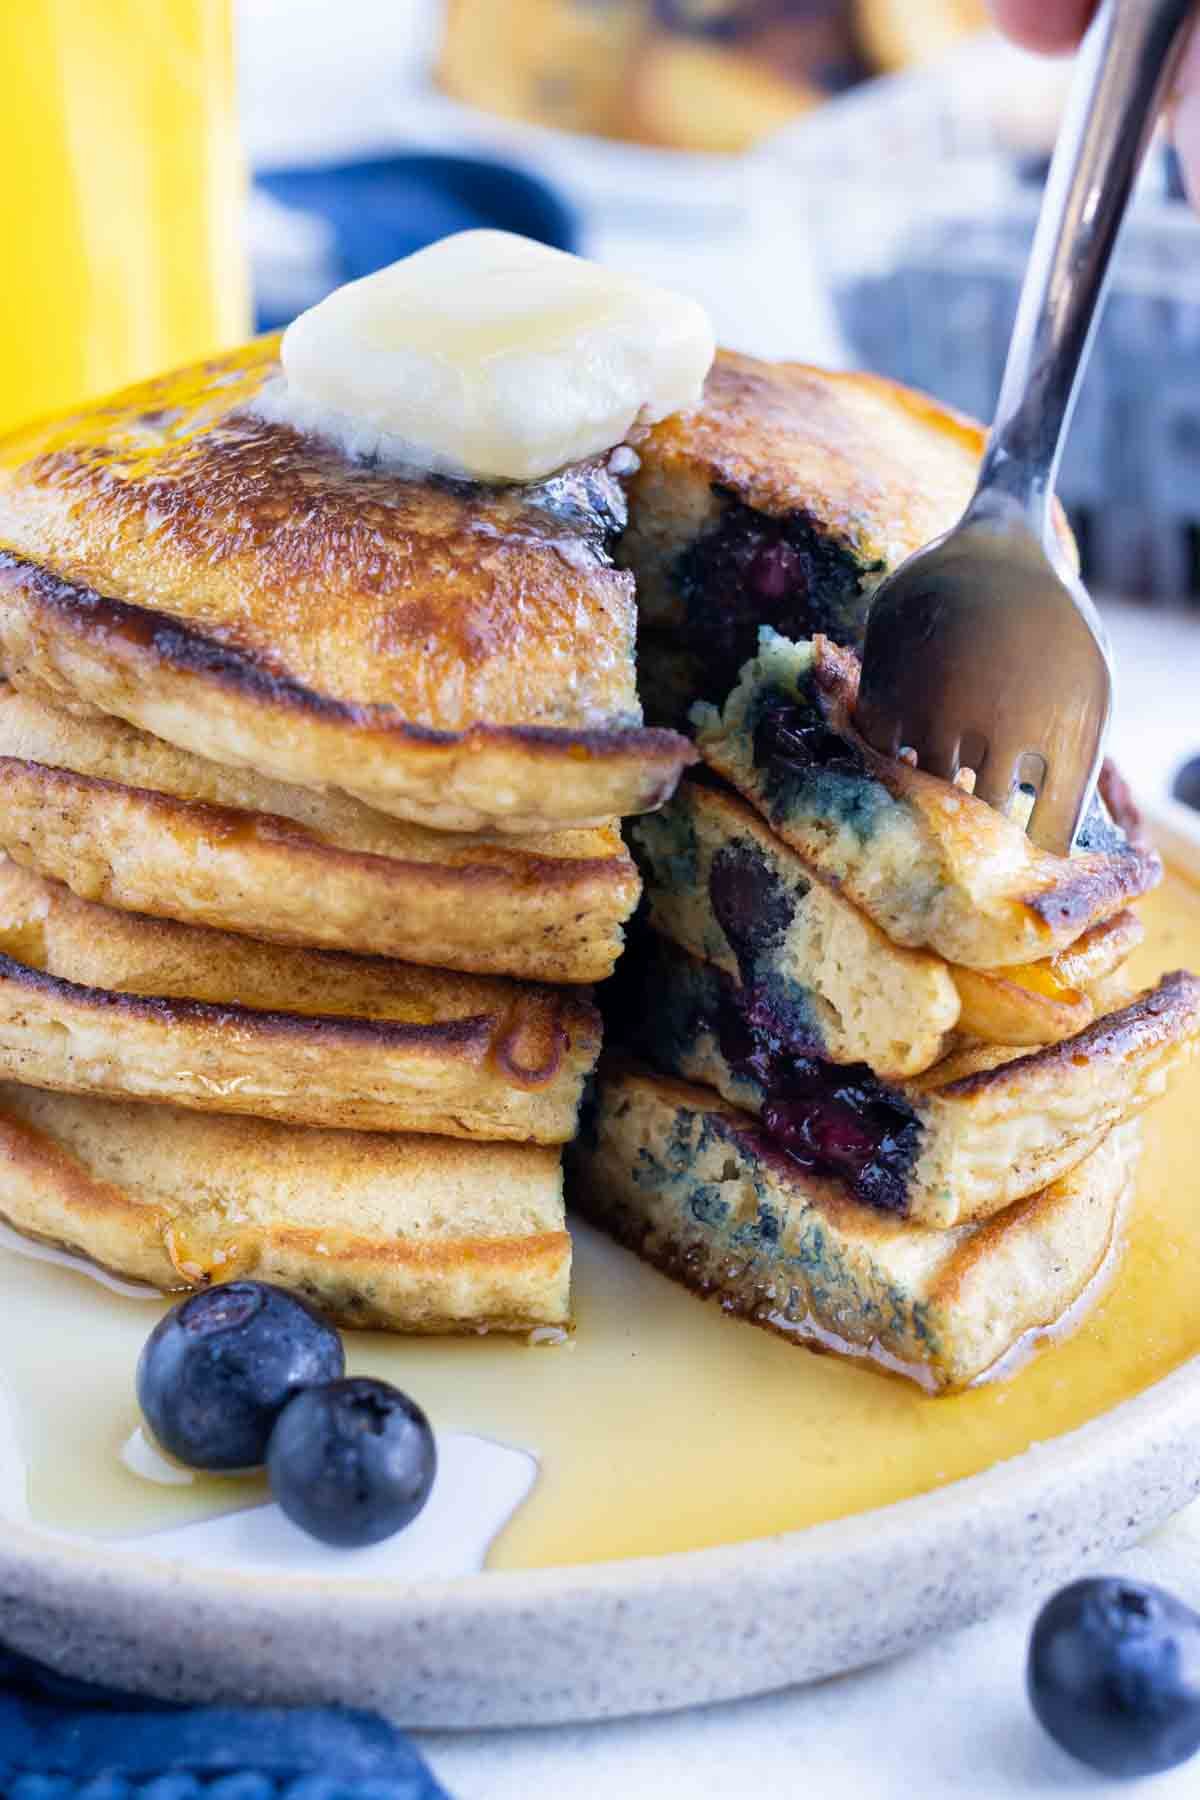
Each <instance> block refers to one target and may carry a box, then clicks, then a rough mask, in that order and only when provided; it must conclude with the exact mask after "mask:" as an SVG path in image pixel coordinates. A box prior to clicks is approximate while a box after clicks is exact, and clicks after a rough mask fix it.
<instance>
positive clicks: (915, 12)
mask: <svg viewBox="0 0 1200 1800" xmlns="http://www.w3.org/2000/svg"><path fill="white" fill-rule="evenodd" d="M989 23H990V21H989V17H988V9H987V5H986V3H985V0H857V4H856V6H855V27H856V31H857V35H858V42H859V45H860V47H861V49H862V54H863V56H864V57H865V59H866V60H867V62H868V63H869V64H870V66H871V68H872V69H873V70H875V71H876V72H881V73H884V74H892V73H894V72H895V71H896V70H897V69H907V68H910V67H911V66H912V65H913V64H914V63H926V62H933V61H934V60H935V59H936V58H937V57H939V56H944V55H945V53H946V51H947V50H952V49H953V48H954V46H955V44H957V43H960V42H961V41H962V39H963V38H965V37H971V36H972V35H973V34H974V33H975V32H978V31H986V30H987V28H988V24H989Z"/></svg>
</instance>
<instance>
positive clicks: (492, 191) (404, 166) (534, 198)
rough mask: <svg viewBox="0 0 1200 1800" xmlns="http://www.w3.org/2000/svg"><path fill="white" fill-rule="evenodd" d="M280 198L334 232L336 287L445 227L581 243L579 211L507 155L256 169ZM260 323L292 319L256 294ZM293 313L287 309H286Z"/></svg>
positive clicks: (330, 272)
mask: <svg viewBox="0 0 1200 1800" xmlns="http://www.w3.org/2000/svg"><path fill="white" fill-rule="evenodd" d="M255 185H256V187H258V188H261V189H262V190H263V192H265V193H267V194H269V195H270V197H271V199H272V200H274V201H276V202H277V203H278V204H279V205H280V206H285V207H288V208H289V209H291V210H292V211H294V212H298V213H303V214H307V215H309V216H310V217H315V218H317V219H319V220H320V221H321V222H322V223H323V224H324V225H325V226H326V227H328V229H329V231H330V232H331V233H332V238H333V260H332V264H331V266H329V267H328V268H327V270H326V278H325V281H324V284H323V285H324V286H325V287H327V288H332V287H337V286H339V285H340V284H341V283H342V282H344V281H355V280H357V279H358V277H359V276H360V275H370V274H372V273H373V272H374V270H376V269H381V268H383V267H384V265H385V264H387V263H391V262H396V261H397V260H398V258H400V257H402V256H409V255H411V254H412V252H413V251H414V250H421V249H424V247H425V245H426V244H432V243H433V242H434V241H435V240H436V239H438V238H441V237H447V236H449V234H450V233H451V232H455V231H469V230H472V229H474V228H477V227H480V226H489V227H491V228H492V229H494V230H499V231H516V232H520V233H521V234H522V236H524V237H530V238H536V239H537V241H538V242H539V243H543V244H550V245H553V246H554V248H556V249H559V250H574V249H575V248H576V246H577V243H578V231H577V227H576V221H575V216H574V214H573V212H572V211H571V209H570V208H569V207H568V205H567V204H566V202H565V201H563V200H562V199H560V197H559V196H558V194H556V193H555V192H554V191H553V189H552V188H549V187H547V186H546V184H545V183H544V182H541V181H539V180H538V179H537V178H536V177H535V176H533V175H528V174H526V173H524V171H522V170H520V169H514V168H510V167H509V166H508V165H507V164H505V163H499V162H489V161H486V160H484V159H483V158H480V157H470V156H442V155H436V154H434V153H432V152H429V153H424V152H422V153H415V152H414V153H411V154H407V155H397V156H385V157H376V158H372V159H370V160H368V161H360V162H347V163H331V164H326V165H323V166H321V167H317V168H305V169H276V170H270V171H266V172H260V173H259V174H258V175H256V177H255ZM257 310H258V327H259V329H260V330H261V331H272V330H275V329H276V328H277V327H278V326H280V325H286V324H287V323H288V322H289V318H288V317H281V316H280V314H279V310H278V307H277V306H275V305H273V304H272V303H271V301H270V300H269V298H267V297H265V296H264V295H262V294H261V293H260V294H259V296H258V309H257ZM289 317H290V315H289Z"/></svg>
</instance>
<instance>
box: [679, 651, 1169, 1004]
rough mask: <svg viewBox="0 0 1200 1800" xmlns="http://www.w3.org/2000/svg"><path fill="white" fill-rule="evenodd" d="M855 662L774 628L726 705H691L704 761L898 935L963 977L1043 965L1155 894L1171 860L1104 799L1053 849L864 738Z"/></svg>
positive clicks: (819, 868) (816, 868)
mask: <svg viewBox="0 0 1200 1800" xmlns="http://www.w3.org/2000/svg"><path fill="white" fill-rule="evenodd" d="M857 691H858V662H857V659H856V658H855V656H854V655H853V654H852V653H851V652H849V651H846V650H839V649H838V648H837V646H836V645H834V644H832V643H830V642H829V640H828V639H827V638H823V637H818V638H816V639H814V640H813V641H812V642H811V643H799V644H795V643H791V642H790V641H789V640H788V639H786V638H782V637H780V636H778V635H777V634H776V633H775V632H773V631H771V630H769V629H764V631H763V633H762V638H761V642H760V646H759V654H758V656H757V657H756V658H755V660H754V661H753V662H750V663H747V665H746V667H745V668H744V669H743V670H742V674H741V678H740V680H739V682H738V685H737V687H736V688H735V689H734V690H733V692H732V693H731V694H730V695H729V697H728V699H727V700H726V702H725V704H724V707H723V708H722V709H720V710H718V709H717V708H716V707H712V706H707V705H704V706H698V707H697V708H696V710H695V718H696V722H697V743H698V745H699V748H700V751H701V754H702V755H703V757H704V760H705V762H706V763H707V764H708V765H709V766H710V767H711V768H712V769H714V770H715V771H716V772H717V773H718V774H719V775H721V776H722V777H724V779H725V780H727V781H729V782H730V783H732V785H733V786H734V787H735V788H737V789H738V791H739V792H740V793H742V794H743V795H744V796H745V798H746V799H747V800H749V802H750V803H751V805H752V806H753V807H754V808H755V809H756V810H757V811H758V812H759V813H760V814H761V815H762V817H763V818H765V819H767V820H768V821H769V823H770V824H771V826H772V828H773V829H774V831H775V832H776V833H777V834H778V835H779V836H780V837H781V838H783V839H784V840H785V842H787V843H788V844H790V845H791V847H792V848H793V849H794V850H795V851H796V853H797V854H798V855H799V857H800V858H801V860H802V861H803V862H804V863H806V864H807V865H808V866H809V867H810V868H811V869H812V870H813V872H814V873H815V874H817V875H820V876H822V877H823V878H824V879H825V880H826V881H829V882H832V883H835V884H836V885H837V886H838V887H839V888H840V890H841V892H842V893H843V894H844V895H845V897H846V898H847V899H848V900H850V901H852V902H853V903H854V905H856V906H858V907H860V908H861V909H862V911H863V912H865V913H866V914H867V915H868V917H869V918H871V919H873V920H874V922H875V924H876V925H878V926H879V928H880V929H881V930H882V931H884V932H886V934H887V936H888V937H890V938H891V939H892V940H893V942H895V943H897V944H903V945H906V946H908V947H909V948H912V949H918V948H926V949H930V950H936V951H937V952H938V954H939V955H940V956H943V957H945V959H946V960H947V962H952V963H961V964H963V965H964V966H965V967H967V968H973V969H995V968H1007V967H1008V966H1010V965H1012V964H1022V965H1023V964H1028V963H1034V962H1041V961H1043V960H1044V959H1045V958H1046V957H1049V956H1053V955H1055V954H1056V953H1057V952H1058V951H1060V950H1063V949H1065V948H1067V946H1068V945H1071V944H1073V943H1075V942H1076V941H1077V939H1079V938H1081V937H1082V936H1083V935H1084V933H1085V932H1087V931H1089V930H1090V929H1091V928H1092V927H1093V926H1095V925H1097V924H1099V923H1101V922H1102V921H1103V920H1105V919H1109V918H1111V917H1113V915H1114V914H1117V913H1120V912H1122V911H1124V910H1125V908H1126V906H1127V905H1128V904H1129V902H1130V901H1131V900H1133V899H1135V898H1136V897H1137V896H1138V895H1139V894H1143V893H1145V892H1146V891H1147V890H1148V889H1150V888H1152V887H1153V886H1154V885H1155V884H1156V883H1157V882H1158V880H1159V879H1160V877H1161V873H1162V865H1161V862H1160V861H1159V858H1158V857H1157V855H1156V854H1155V852H1154V851H1153V850H1151V849H1149V848H1146V847H1144V846H1141V845H1135V844H1131V843H1130V842H1129V840H1128V839H1127V838H1126V837H1125V835H1124V834H1123V833H1122V832H1121V831H1120V830H1119V829H1118V828H1117V827H1116V826H1115V825H1114V824H1113V822H1112V820H1111V819H1110V818H1109V816H1108V814H1107V812H1106V811H1105V809H1104V806H1103V803H1102V802H1101V801H1099V800H1097V801H1096V803H1095V805H1094V807H1093V810H1092V812H1091V814H1090V815H1089V817H1088V818H1087V820H1085V822H1084V826H1083V829H1082V830H1081V832H1080V835H1079V841H1078V845H1077V848H1076V850H1075V852H1074V853H1073V854H1072V855H1071V856H1070V857H1062V856H1052V855H1050V854H1048V853H1047V852H1046V851H1043V850H1038V849H1036V848H1035V847H1034V845H1033V844H1031V843H1030V840H1029V838H1028V837H1027V835H1026V833H1025V832H1024V831H1023V830H1022V828H1021V827H1020V825H1018V824H1017V823H1016V822H1015V821H1014V820H1012V819H1009V818H1006V817H1005V816H1004V815H1003V814H1001V813H999V812H996V811H995V810H994V809H993V808H992V807H990V806H986V805H985V804H984V803H983V801H981V800H977V799H975V797H974V796H973V795H971V794H969V793H966V792H965V791H964V790H963V789H962V788H960V787H957V786H953V785H951V784H950V783H948V782H945V781H940V780H938V779H937V778H936V777H935V776H932V775H927V774H925V773H924V772H923V771H922V770H919V769H914V768H910V767H909V765H908V764H907V763H905V762H901V761H897V760H894V759H893V758H891V757H887V756H881V755H880V754H879V753H878V752H877V751H875V750H873V749H872V748H871V747H870V745H869V744H867V743H866V742H865V741H864V740H863V739H862V738H861V737H860V736H859V735H858V733H857V732H856V730H855V729H854V725H853V712H854V702H855V698H856V695H857Z"/></svg>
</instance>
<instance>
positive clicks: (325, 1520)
mask: <svg viewBox="0 0 1200 1800" xmlns="http://www.w3.org/2000/svg"><path fill="white" fill-rule="evenodd" d="M436 1472H437V1450H436V1448H435V1445H434V1441H433V1432H432V1430H431V1429H430V1425H429V1420H428V1419H427V1418H426V1417H425V1414H424V1413H423V1412H422V1411H421V1409H420V1407H419V1406H418V1405H416V1403H415V1402H414V1401H412V1400H410V1399H409V1397H408V1395H407V1394H402V1393H401V1392H400V1390H399V1389H398V1388H394V1387H392V1386H391V1385H390V1383H389V1382H386V1381H373V1380H371V1379H370V1378H369V1377H367V1376H362V1375H359V1376H354V1377H351V1378H350V1379H349V1380H346V1381H332V1382H330V1383H329V1384H328V1386H326V1387H314V1388H308V1389H307V1390H306V1391H305V1392H304V1393H303V1394H297V1396H296V1398H295V1399H294V1400H291V1401H289V1402H288V1404H287V1406H286V1407H285V1408H284V1410H283V1412H282V1413H281V1414H280V1416H279V1423H278V1424H277V1425H276V1427H275V1429H274V1431H273V1432H272V1433H271V1443H270V1447H269V1449H268V1451H267V1473H268V1474H269V1476H270V1478H271V1491H272V1493H273V1494H274V1496H275V1498H276V1500H277V1501H278V1502H279V1504H280V1506H281V1507H282V1508H283V1510H284V1512H285V1513H286V1514H287V1516H288V1518H289V1519H291V1520H292V1521H293V1523H295V1524H297V1525H299V1526H301V1527H302V1528H303V1529H304V1530H305V1531H307V1532H308V1533H310V1535H311V1536H312V1537H315V1538H320V1540H321V1541H322V1543H325V1544H337V1545H339V1546H341V1547H342V1548H344V1549H357V1548H359V1547H360V1546H362V1545H365V1544H378V1543H379V1542H380V1541H381V1540H382V1539H383V1538H386V1537H391V1535H392V1533H393V1532H395V1531H399V1530H400V1529H401V1527H402V1526H404V1525H408V1524H409V1523H411V1521H412V1520H413V1519H415V1518H416V1516H417V1514H418V1513H419V1512H420V1510H421V1508H422V1507H423V1506H424V1504H425V1502H426V1501H427V1500H428V1498H429V1490H430V1489H431V1488H432V1486H433V1478H434V1475H435V1473H436Z"/></svg>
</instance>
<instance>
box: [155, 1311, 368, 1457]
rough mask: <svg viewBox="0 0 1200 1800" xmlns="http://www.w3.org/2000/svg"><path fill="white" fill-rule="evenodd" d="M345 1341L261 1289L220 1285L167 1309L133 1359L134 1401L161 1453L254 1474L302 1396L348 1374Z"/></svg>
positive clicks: (312, 1316) (328, 1327)
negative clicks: (279, 1423) (285, 1412)
mask: <svg viewBox="0 0 1200 1800" xmlns="http://www.w3.org/2000/svg"><path fill="white" fill-rule="evenodd" d="M345 1366H346V1362H345V1355H344V1352H343V1350H342V1340H341V1338H340V1337H339V1336H338V1333H337V1332H336V1331H335V1330H334V1329H333V1327H332V1325H328V1324H326V1322H325V1321H324V1319H322V1318H320V1317H319V1316H318V1314H317V1313H315V1312H314V1311H313V1310H312V1308H311V1307H309V1306H307V1305H305V1303H304V1301H303V1300H298V1299H297V1298H296V1296H295V1295H294V1294H289V1293H286V1292H285V1291H284V1289H283V1288H278V1287H272V1286H271V1285H270V1284H269V1283H267V1282H265V1281H227V1282H224V1283H221V1284H219V1285H218V1286H216V1287H211V1288H206V1289H205V1290H204V1292H203V1293H200V1294H193V1295H192V1296H191V1297H190V1298H189V1299H187V1300H184V1301H183V1302H182V1303H181V1304H180V1305H179V1306H175V1307H172V1309H171V1311H170V1312H169V1313H168V1314H167V1315H166V1317H165V1318H163V1319H160V1320H159V1322H158V1324H157V1325H156V1326H155V1327H154V1330H153V1331H152V1332H151V1333H150V1336H149V1338H148V1339H147V1340H146V1343H145V1346H144V1348H143V1350H142V1354H141V1356H140V1357H139V1359H138V1368H137V1397H138V1404H139V1405H140V1407H141V1409H142V1412H143V1414H144V1415H145V1418H146V1423H147V1424H148V1425H149V1427H150V1430H151V1431H152V1432H153V1434H154V1436H155V1438H156V1439H157V1441H158V1442H159V1443H160V1444H161V1445H162V1447H163V1449H164V1450H167V1451H169V1452H170V1454H171V1455H172V1456H175V1457H177V1458H178V1459H179V1461H180V1462H182V1463H187V1464H189V1465H190V1467H192V1468H194V1469H222V1470H234V1469H254V1468H258V1467H259V1466H260V1465H261V1464H262V1462H263V1461H264V1459H265V1457H266V1453H267V1440H268V1438H269V1437H270V1435H271V1428H272V1426H273V1425H274V1423H275V1420H276V1419H277V1417H278V1416H279V1413H280V1411H281V1410H282V1408H283V1407H284V1406H285V1405H286V1404H287V1402H288V1401H289V1400H290V1399H291V1398H292V1396H293V1394H296V1393H298V1392H299V1391H300V1390H301V1389H302V1388H305V1387H309V1386H311V1385H312V1384H313V1383H315V1382H322V1381H333V1380H336V1379H337V1377H338V1376H339V1375H341V1374H342V1372H343V1370H344V1369H345Z"/></svg>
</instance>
